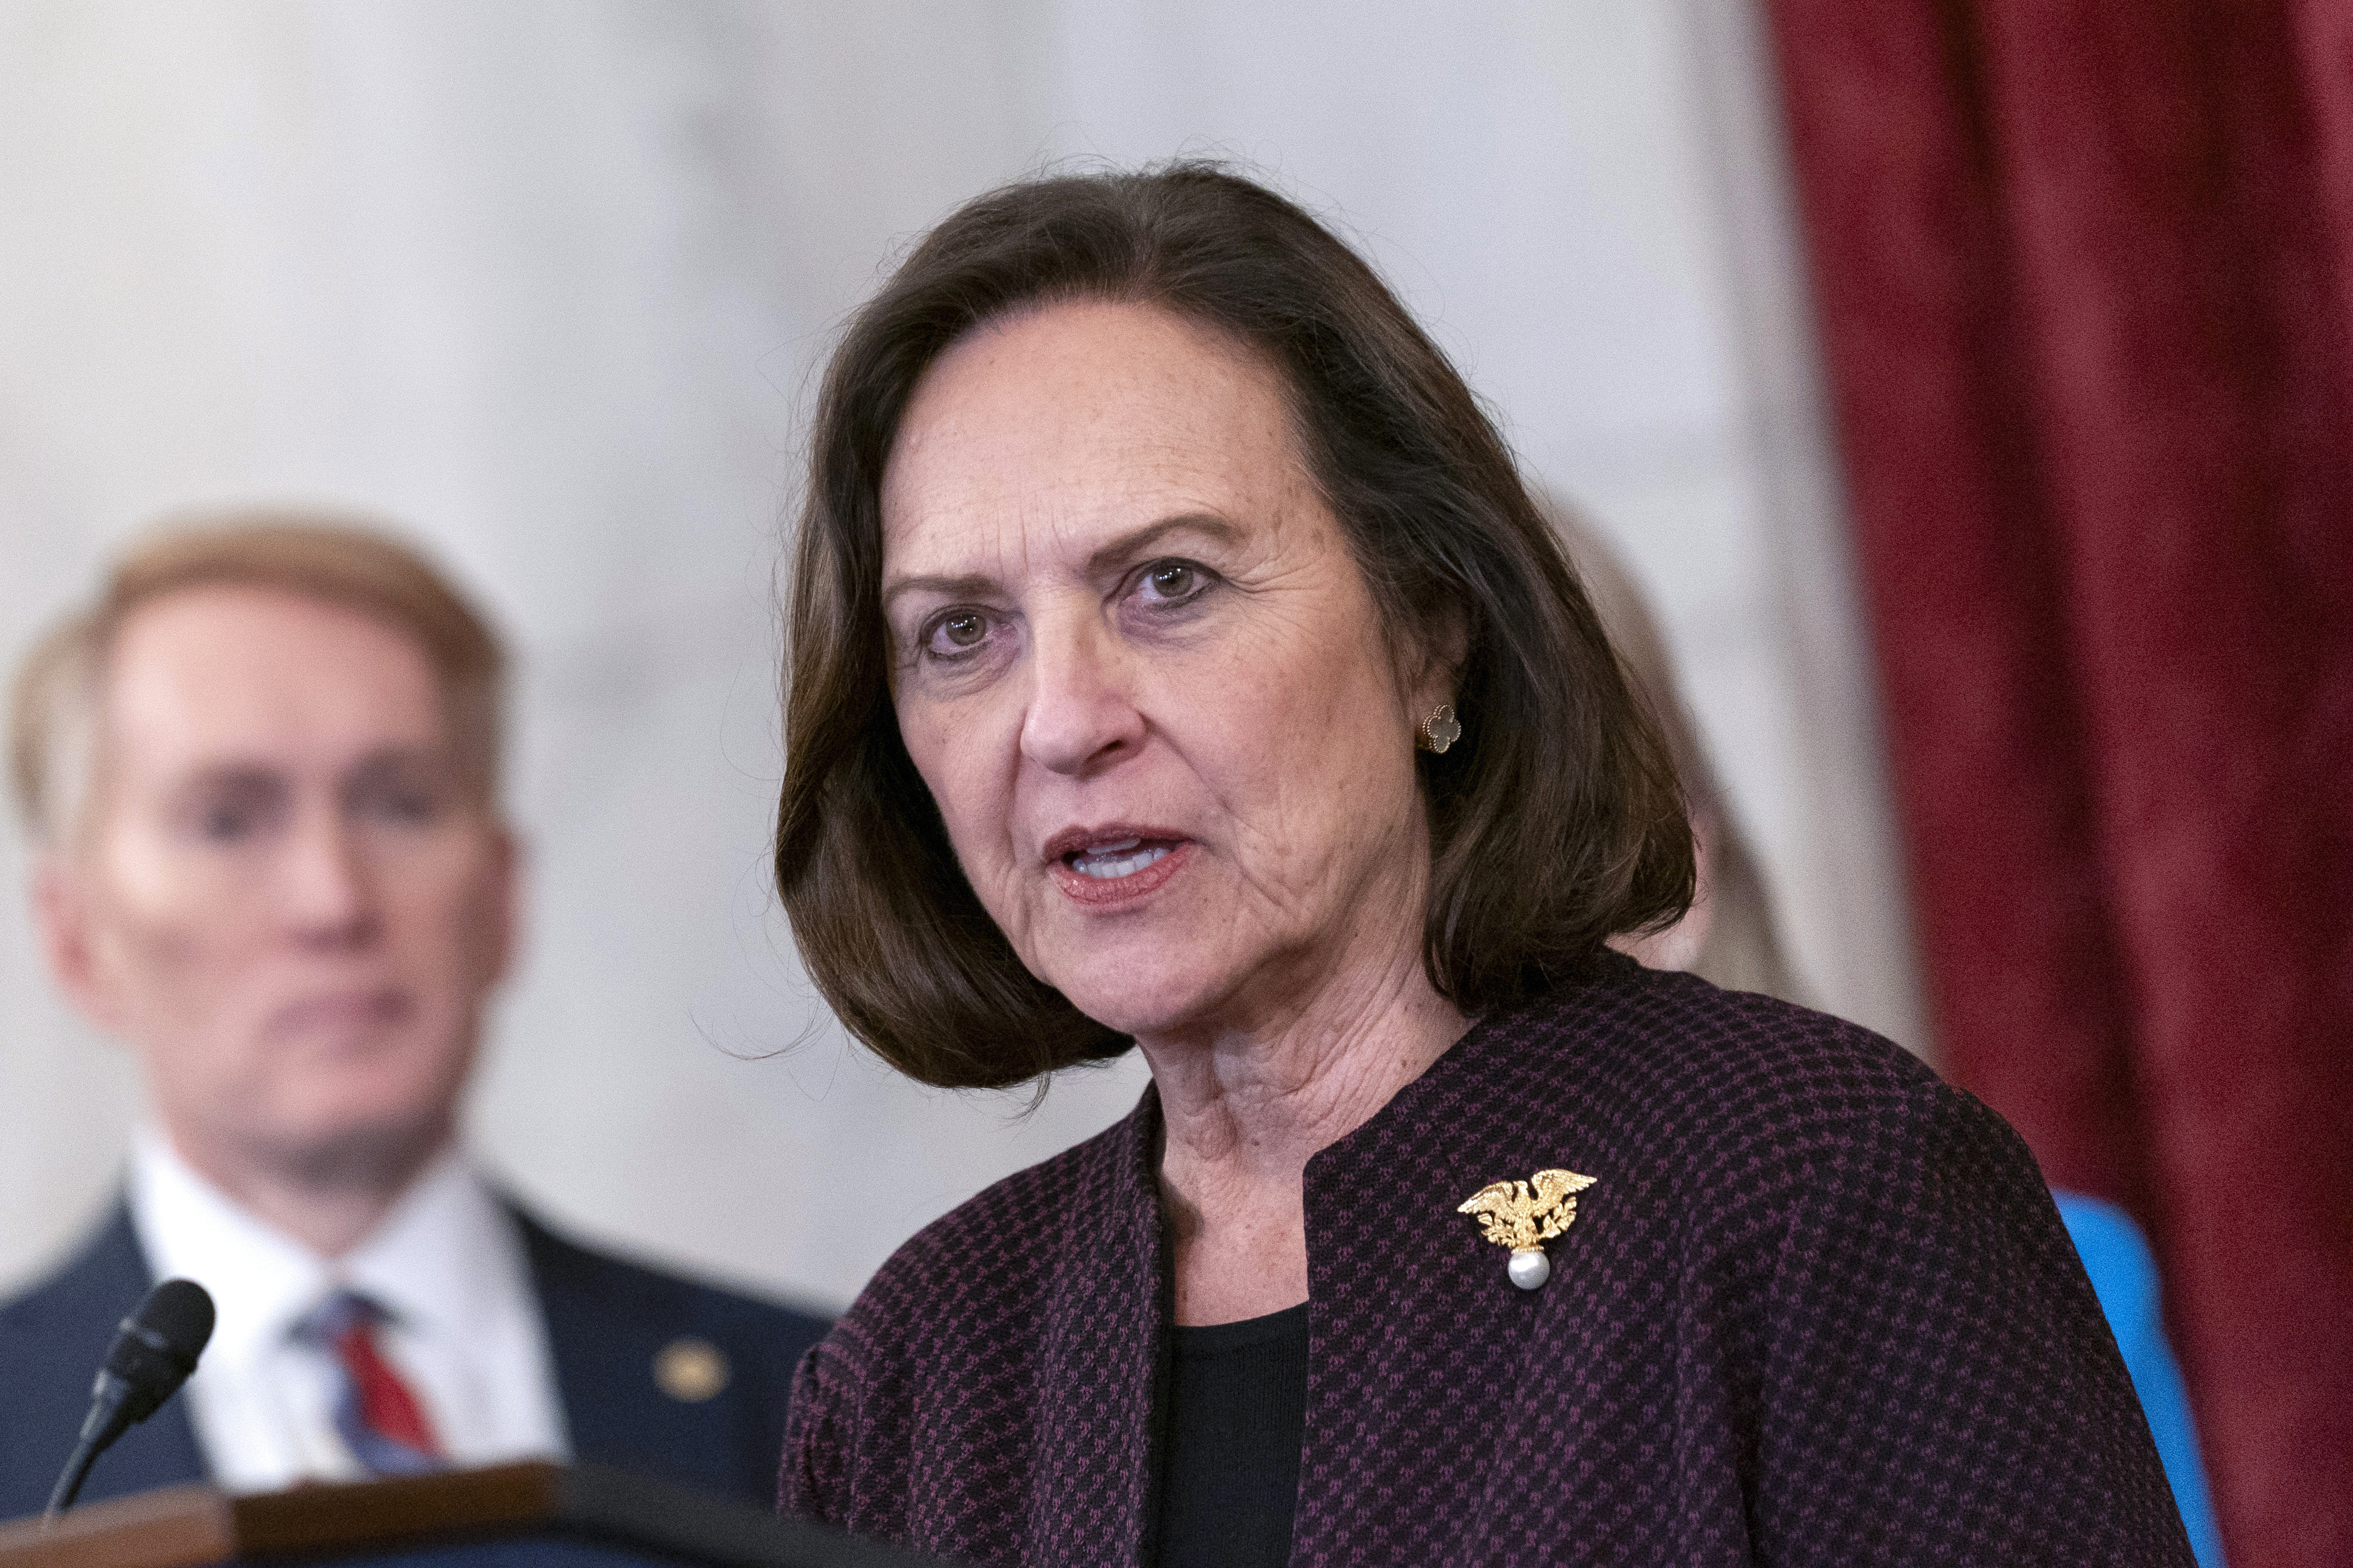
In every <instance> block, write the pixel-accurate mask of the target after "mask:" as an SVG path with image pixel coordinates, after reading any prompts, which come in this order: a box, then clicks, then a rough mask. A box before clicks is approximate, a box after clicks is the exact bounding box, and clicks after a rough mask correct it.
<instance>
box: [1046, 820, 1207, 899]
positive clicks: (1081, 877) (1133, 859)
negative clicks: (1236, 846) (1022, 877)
mask: <svg viewBox="0 0 2353 1568" xmlns="http://www.w3.org/2000/svg"><path fill="white" fill-rule="evenodd" d="M1048 847H1049V849H1050V850H1052V851H1055V853H1054V854H1053V855H1052V856H1051V858H1050V859H1049V860H1048V861H1047V868H1048V870H1050V872H1051V873H1052V875H1053V879H1054V883H1055V885H1056V886H1057V887H1059V888H1060V889H1062V891H1063V892H1064V893H1066V894H1068V895H1069V896H1070V897H1071V898H1072V899H1074V900H1077V901H1078V902H1080V903H1082V904H1092V905H1096V906H1098V907H1101V906H1103V905H1109V904H1124V903H1127V902H1130V901H1131V900H1135V899H1140V898H1142V897H1143V896H1144V895H1145V894H1146V893H1148V892H1151V891H1152V890H1153V889H1155V888H1158V887H1159V886H1161V885H1162V884H1163V883H1165V882H1166V881H1167V880H1168V879H1169V878H1171V877H1173V876H1175V875H1176V872H1177V870H1178V869H1179V868H1181V867H1182V866H1183V865H1184V864H1185V862H1186V861H1187V860H1188V859H1190V858H1191V855H1190V853H1189V851H1190V850H1191V849H1192V847H1193V845H1192V842H1191V841H1190V840H1189V839H1184V838H1178V837H1164V836H1162V835H1159V834H1153V833H1145V832H1134V831H1130V830H1127V829H1124V828H1109V829H1098V830H1097V831H1096V832H1094V833H1092V834H1090V835H1084V836H1082V835H1081V834H1078V833H1070V834H1067V835H1060V836H1058V841H1057V842H1056V843H1054V844H1051V845H1050V846H1048Z"/></svg>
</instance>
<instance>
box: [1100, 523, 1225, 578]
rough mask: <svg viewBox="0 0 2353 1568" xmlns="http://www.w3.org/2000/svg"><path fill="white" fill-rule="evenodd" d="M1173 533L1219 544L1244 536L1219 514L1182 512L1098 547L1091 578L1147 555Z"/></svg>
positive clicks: (1146, 524)
mask: <svg viewBox="0 0 2353 1568" xmlns="http://www.w3.org/2000/svg"><path fill="white" fill-rule="evenodd" d="M1171 533H1198V534H1204V535H1207V536H1208V538H1209V539H1211V540H1213V541H1215V542H1217V543H1219V544H1231V543H1232V542H1234V541H1236V540H1238V539H1240V537H1241V536H1242V531H1241V530H1240V529H1239V528H1236V527H1235V526H1234V525H1233V524H1232V523H1230V522H1229V521H1226V520H1225V519H1224V518H1222V517H1219V515H1218V514H1217V513H1216V512H1213V511H1187V512H1179V513H1177V514H1176V516H1175V517H1164V518H1162V519H1161V520H1160V521H1157V522H1147V523H1145V525H1144V526H1143V527H1142V528H1138V529H1133V530H1131V531H1128V532H1126V533H1123V534H1121V535H1120V536H1119V537H1118V538H1116V539H1113V540H1109V541H1107V542H1104V543H1103V544H1102V545H1100V546H1098V547H1097V548H1096V550H1095V551H1094V552H1093V553H1092V554H1091V555H1089V556H1088V557H1087V574H1088V575H1089V576H1098V575H1100V574H1103V572H1104V571H1106V570H1108V569H1109V568H1111V567H1113V566H1117V565H1120V564H1122V563H1125V562H1127V561H1129V560H1132V559H1134V557H1136V556H1138V555H1141V554H1143V553H1144V552H1145V551H1147V550H1149V549H1151V548H1152V547H1153V546H1154V545H1155V544H1157V543H1159V542H1160V541H1161V540H1162V539H1163V538H1165V537H1166V536H1167V535H1169V534H1171Z"/></svg>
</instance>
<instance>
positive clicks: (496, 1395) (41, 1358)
mask: <svg viewBox="0 0 2353 1568" xmlns="http://www.w3.org/2000/svg"><path fill="white" fill-rule="evenodd" d="M503 664H504V658H503V654H502V651H501V647H500V645H499V642H498V640H497V638H496V637H495V636H494V635H493V634H492V633H491V630H490V629H489V627H488V626H486V625H485V624H484V623H483V622H482V620H481V619H480V617H479V616H477V615H476V614H475V613H474V612H473V610H472V609H471V608H470V607H469V606H468V605H467V604H466V603H465V602H464V601H463V600H462V599H461V598H460V597H459V595H458V594H457V593H456V592H455V591H454V590H453V589H452V588H451V587H450V586H449V585H448V584H447V583H446V582H444V581H443V580H442V579H441V578H440V577H439V576H438V574H436V573H435V572H434V570H433V569H432V568H431V566H429V565H428V564H427V563H426V562H424V561H423V560H422V559H420V558H419V557H418V556H417V555H416V554H414V553H412V552H410V551H408V550H406V548H404V547H402V546H400V545H397V544H395V543H392V542H389V541H387V540H385V538H383V537H381V536H379V535H376V534H374V533H371V532H367V531H362V530H357V529H353V528H349V527H344V526H340V525H336V524H333V523H327V522H321V521H315V520H306V519H297V518H269V517H262V518H247V519H242V520H231V521H221V522H216V523H214V524H212V525H209V526H204V527H192V528H185V529H181V530H178V531H172V532H167V533H164V534H163V535H160V536H158V537H155V538H153V539H151V540H150V541H149V542H146V543H145V544H143V545H142V546H141V547H139V548H138V549H136V550H134V551H133V552H132V553H131V554H129V555H128V556H126V557H125V558H124V559H123V560H121V562H120V563H118V564H117V566H116V568H115V570H114V573H113V574H112V576H111V580H110V581H109V583H108V584H107V585H106V588H105V591H104V593H103V595H102V596H101V598H100V601H99V602H98V604H97V605H95V606H94V607H93V608H91V609H90V610H89V611H88V612H86V613H84V614H82V615H79V616H75V617H74V618H72V619H71V620H69V621H68V622H67V623H65V624H64V625H63V626H59V627H58V629H57V630H56V631H55V632H54V633H52V634H51V636H50V637H48V638H47V640H46V641H45V642H44V643H43V644H41V645H40V646H39V647H37V649H36V650H35V651H34V653H33V654H32V656H31V658H29V659H28V661H27V662H26V666H25V668H24V669H23V670H22V671H21V673H20V677H19V679H18V682H17V687H16V703H15V711H14V715H13V720H14V723H13V739H14V757H13V762H14V769H15V784H16V795H17V799H18V804H19V805H20V807H21V809H22V813H23V816H24V819H25V821H26V825H27V826H28V827H29V828H30V830H31V833H32V836H33V838H34V840H35V845H36V873H35V885H34V902H35V906H36V913H37V923H38V927H39V931H40V933H41V937H42V941H43V944H44V949H45V952H46V956H47V961H48V963H49V967H50V970H51V972H52V973H54V974H55V976H56V978H57V981H58V984H59V985H60V986H61V987H62V988H63V990H64V991H65V993H66V994H67V995H68V996H69V998H70V1000H71V1001H72V1003H73V1005H75V1007H76V1008H77V1009H78V1010H79V1012H80V1013H81V1014H82V1015H83V1016H85V1017H87V1018H88V1019H89V1020H90V1022H91V1023H92V1024H94V1025H95V1026H98V1027H99V1028H100V1029H102V1030H104V1031H105V1032H106V1033H108V1034H110V1035H111V1036H113V1037H117V1038H119V1039H121V1040H122V1041H123V1042H124V1043H126V1044H127V1045H128V1046H130V1047H131V1048H132V1050H133V1051H134V1052H135V1053H136V1054H137V1056H138V1058H139V1060H140V1063H141V1066H142V1069H143V1074H144V1078H145V1080H146V1084H147V1089H148V1094H149V1103H150V1107H151V1111H150V1117H151V1120H149V1121H147V1122H146V1123H145V1124H143V1125H142V1127H141V1128H140V1129H139V1131H137V1133H136V1135H135V1137H134V1140H133V1144H132V1158H131V1166H130V1173H129V1178H128V1182H127V1184H126V1189H125V1194H124V1197H123V1199H122V1201H121V1203H120V1204H118V1205H116V1206H115V1208H114V1209H113V1211H112V1212H111V1214H110V1215H109V1216H108V1217H107V1218H106V1220H105V1222H104V1223H103V1225H102V1226H101V1227H100V1230H99V1232H98V1234H97V1235H96V1236H95V1237H93V1238H92V1239H91V1240H90V1243H89V1244H88V1245H87V1246H86V1247H84V1248H83V1249H82V1250H81V1251H80V1252H79V1255H77V1256H76V1257H74V1258H72V1259H71V1260H70V1261H69V1263H67V1264H66V1265H65V1267H64V1268H62V1269H61V1270H60V1271H59V1272H58V1273H57V1274H56V1275H54V1276H53V1277H51V1278H50V1279H47V1281H45V1282H43V1283H42V1284H40V1285H39V1286H37V1288H36V1289H33V1290H32V1291H31V1292H29V1293H28V1294H26V1296H24V1297H22V1298H20V1299H18V1300H16V1301H15V1302H13V1303H11V1304H9V1305H8V1306H6V1307H5V1308H0V1389H5V1390H6V1391H7V1396H6V1399H5V1401H0V1518H5V1517H10V1516H14V1515H16V1514H22V1513H27V1512H31V1511H34V1510H37V1509H38V1508H39V1507H40V1506H41V1504H42V1502H43V1500H45V1499H46V1497H47V1492H48V1489H49V1486H50V1483H51V1481H52V1480H53V1479H54V1477H55V1474H56V1471H57V1469H58V1466H59V1465H60V1464H61V1463H62V1461H63V1459H64V1458H65V1456H66V1453H67V1451H68V1449H69V1447H71V1445H72V1440H73V1436H74V1433H75V1430H76V1428H77V1426H79V1422H80V1419H81V1415H82V1412H83V1410H84V1408H85V1407H86V1405H88V1402H89V1398H90V1376H91V1373H92V1372H93V1371H94V1370H95V1368H96V1367H97V1365H98V1363H99V1362H100V1358H101V1356H102V1355H103V1353H104V1351H105V1348H106V1345H107V1342H108V1341H109V1340H110V1339H111V1335H112V1333H113V1330H114V1324H115V1321H116V1320H117V1319H118V1318H120V1317H121V1315H122V1313H123V1312H124V1311H125V1310H128V1309H129V1308H130V1307H131V1305H132V1303H133V1302H135V1301H136V1300H138V1298H139V1297H140V1295H141V1294H142V1292H143V1291H144V1290H145V1289H147V1287H148V1285H149V1284H150V1283H151V1282H152V1281H153V1280H154V1279H160V1278H164V1277H167V1276H172V1275H180V1276H185V1277H187V1278H189V1279H195V1280H196V1281H198V1282H199V1283H201V1284H203V1285H204V1286H206V1288H207V1289H209V1290H210V1291H211V1292H212V1293H213V1296H214V1298H215V1300H216V1303H217V1306H218V1310H219V1321H218V1328H217V1330H216V1333H215V1335H214V1338H213V1341H212V1345H211V1348H210V1349H209V1350H208V1351H207V1352H206V1356H205V1358H204V1361H203V1363H202V1364H201V1365H200V1367H199V1368H198V1370H197V1372H196V1374H195V1378H194V1379H193V1380H192V1381H191V1383H190V1384H189V1385H188V1390H187V1394H186V1397H185V1398H184V1399H181V1400H176V1401H174V1402H173V1403H172V1404H171V1405H167V1406H166V1407H165V1408H164V1410H163V1411H162V1412H161V1413H160V1414H159V1415H156V1416H155V1417H154V1418H153V1420H151V1421H150V1422H149V1423H148V1424H147V1425H146V1426H142V1427H138V1428H134V1429H133V1430H132V1433H131V1435H130V1436H128V1437H126V1438H125V1439H124V1440H123V1441H122V1443H121V1445H120V1446H119V1447H117V1448H116V1449H115V1450H114V1451H113V1452H112V1453H111V1455H110V1456H109V1457H108V1458H106V1459H105V1460H104V1461H102V1462H101V1463H100V1466H99V1468H98V1469H97V1471H96V1473H95V1474H94V1475H93V1477H92V1479H91V1483H90V1489H89V1493H88V1495H90V1496H92V1497H97V1496H103V1495H109V1494H116V1493H121V1492H126V1491H132V1490H138V1489H144V1488H148V1487H153V1486H161V1485H165V1484H168V1483H172V1482H176V1481H185V1480H194V1479H202V1478H205V1477H207V1476H208V1477H209V1478H210V1479H214V1480H215V1481H216V1482H218V1483H219V1484H221V1485H222V1486H224V1487H226V1488H227V1489H232V1490H258V1489H273V1488H278V1487H282V1486H286V1485H289V1484H291V1483H293V1482H296V1481H298V1480H301V1479H352V1478H357V1477H362V1476H368V1475H385V1474H399V1473H410V1472H415V1471H419V1470H426V1469H431V1468H439V1467H442V1466H452V1465H480V1464H487V1463H494V1462H498V1461H501V1460H506V1459H514V1458H527V1457H565V1456H570V1457H574V1458H580V1459H593V1460H600V1461H604V1462H607V1463H612V1464H617V1465H622V1466H626V1467H628V1468H634V1469H638V1470H641V1471H646V1472H649V1473H654V1474H659V1475H664V1476H667V1477H669V1478H670V1479H677V1480H683V1481H686V1482H689V1483H692V1484H697V1485H700V1486H702V1487H703V1488H705V1489H712V1490H716V1491H720V1492H723V1493H728V1494H733V1495H734V1496H736V1497H739V1498H741V1499H743V1500H747V1501H753V1502H756V1503H759V1504H762V1505H766V1504H768V1503H769V1502H771V1501H772V1500H773V1498H774V1495H775V1485H776V1480H775V1478H776V1462H777V1456H778V1453H779V1451H780V1448H781V1447H782V1439H783V1431H784V1416H785V1405H786V1397H787V1394H788V1389H789V1384H790V1380H791V1375H792V1371H793V1367H794V1364H795V1363H796V1362H797V1359H798V1357H799V1355H800V1353H801V1352H802V1351H803V1350H804V1349H806V1348H807V1346H808V1345H809V1344H810V1343H812V1342H814V1341H815V1339H816V1338H817V1337H818V1335H819V1334H820V1333H821V1332H822V1331H823V1327H824V1325H823V1324H822V1323H821V1322H820V1321H818V1320H817V1319H814V1318H811V1317H807V1316H805V1315H803V1314H800V1313H797V1312H793V1311H789V1310H785V1309H783V1308H780V1307H776V1306H771V1305H767V1304H765V1303H761V1302H756V1301H753V1300H747V1299H745V1298H743V1297H740V1296H734V1295H730V1294H727V1293H724V1292H722V1291H719V1290H715V1289H709V1288H707V1287H704V1286H702V1285H698V1284H693V1283H691V1282H689V1281H686V1280H683V1279H676V1278H673V1277H671V1276H669V1275H665V1274H660V1273H657V1272H654V1271H652V1270H649V1269H647V1268H639V1267H637V1266H635V1265H632V1264H629V1263H625V1262H622V1261H619V1260H617V1259H615V1258H607V1257H604V1256H602V1255H599V1254H597V1253H594V1252H591V1251H588V1250H586V1249H585V1248H583V1247H578V1246H575V1245H574V1244H572V1243H570V1242H568V1241H565V1240H563V1239H561V1238H559V1237H555V1236H554V1235H552V1234H551V1233H550V1232H549V1231H548V1230H546V1229H545V1228H544V1227H543V1226H541V1225H539V1224H538V1223H536V1222H535V1221H534V1220H533V1219H532V1218H531V1217H530V1216H529V1215H526V1214H524V1213H522V1211H521V1210H520V1209H518V1208H517V1207H516V1206H515V1205H513V1204H512V1202H511V1201H509V1200H507V1199H505V1198H503V1197H501V1195H499V1194H497V1193H495V1192H494V1191H493V1190H492V1189H491V1188H490V1187H489V1186H488V1185H487V1184H485V1183H484V1181H483V1179H482V1177H481V1176H480V1174H479V1173H477V1172H476V1171H475V1169H474V1168H473V1167H472V1165H471V1164H470V1163H469V1162H468V1161H467V1159H466V1158H465V1157H464V1155H463V1154H461V1153H460V1152H459V1151H458V1148H457V1146H456V1126H457V1116H458V1107H459V1099H460V1096H461V1094H462V1092H463V1090H464V1088H465V1085H466V1080H467V1077H468V1074H469V1072H470V1069H471V1068H472V1066H473V1063H474V1060H475V1056H476V1050H477V1046H478V1043H479V1039H480V1031H481V1023H482V1015H483V1010H484V1006H485V1004H486V1002H487V1001H488V998H489V996H490V994H491V991H492V989H493V988H494V987H495V986H496V985H497V984H498V982H499V981H500V979H501V977H502V976H503V975H504V974H505V973H506V971H507V968H508V964H509V961H510V956H511V953H512V948H513V943H514V931H515V923H516V903H517V887H516V865H515V860H516V848H515V843H514V839H513V837H512V833H511V831H510V830H509V828H508V826H507V824H506V822H505V820H504V817H503V815H502V813H501V808H500V805H499V792H498V773H499V755H500V749H501V748H500V741H501V735H500V729H501V678H502V667H503Z"/></svg>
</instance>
